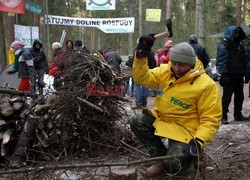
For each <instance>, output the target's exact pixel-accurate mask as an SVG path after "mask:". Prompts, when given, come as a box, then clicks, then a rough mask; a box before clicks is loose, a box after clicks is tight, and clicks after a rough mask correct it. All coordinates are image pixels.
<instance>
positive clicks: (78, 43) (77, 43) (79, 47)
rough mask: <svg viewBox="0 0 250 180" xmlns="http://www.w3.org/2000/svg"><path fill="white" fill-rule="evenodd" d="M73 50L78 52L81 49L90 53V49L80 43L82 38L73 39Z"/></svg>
mask: <svg viewBox="0 0 250 180" xmlns="http://www.w3.org/2000/svg"><path fill="white" fill-rule="evenodd" d="M75 50H76V51H78V52H79V51H83V52H85V53H87V54H91V52H90V50H89V49H88V48H87V47H86V46H85V45H84V44H83V43H82V40H80V39H77V40H76V41H75Z"/></svg>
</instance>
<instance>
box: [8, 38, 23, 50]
mask: <svg viewBox="0 0 250 180" xmlns="http://www.w3.org/2000/svg"><path fill="white" fill-rule="evenodd" d="M24 46H25V44H24V43H23V42H21V41H17V40H16V41H14V42H12V43H11V45H10V47H11V48H12V49H14V50H15V51H16V50H18V49H21V48H23V47H24Z"/></svg>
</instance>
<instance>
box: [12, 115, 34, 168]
mask: <svg viewBox="0 0 250 180" xmlns="http://www.w3.org/2000/svg"><path fill="white" fill-rule="evenodd" d="M35 129H36V122H35V119H33V118H32V116H29V117H28V118H27V119H26V121H25V124H24V126H23V130H22V133H21V134H20V136H19V138H18V142H17V145H16V147H15V151H14V154H13V156H12V157H11V159H10V165H11V166H12V167H17V166H19V165H20V166H21V165H22V164H24V163H25V162H24V161H25V159H26V156H27V152H26V150H27V149H29V147H30V145H31V141H32V140H33V138H34V134H35Z"/></svg>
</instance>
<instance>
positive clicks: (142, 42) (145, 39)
mask: <svg viewBox="0 0 250 180" xmlns="http://www.w3.org/2000/svg"><path fill="white" fill-rule="evenodd" d="M153 45H154V34H148V35H143V36H141V37H140V38H139V39H138V43H137V46H136V54H137V55H139V56H141V57H148V55H149V54H150V52H151V48H152V46H153Z"/></svg>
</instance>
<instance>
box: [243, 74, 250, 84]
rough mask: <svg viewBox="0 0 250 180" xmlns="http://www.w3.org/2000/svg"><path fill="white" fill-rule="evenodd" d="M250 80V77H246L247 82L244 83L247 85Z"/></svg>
mask: <svg viewBox="0 0 250 180" xmlns="http://www.w3.org/2000/svg"><path fill="white" fill-rule="evenodd" d="M249 79H250V78H249V77H248V76H245V81H244V83H246V84H247V83H248V82H249Z"/></svg>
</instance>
